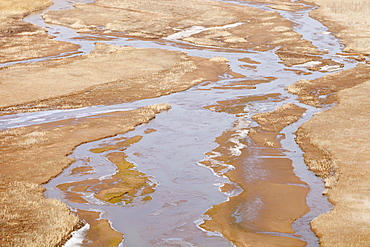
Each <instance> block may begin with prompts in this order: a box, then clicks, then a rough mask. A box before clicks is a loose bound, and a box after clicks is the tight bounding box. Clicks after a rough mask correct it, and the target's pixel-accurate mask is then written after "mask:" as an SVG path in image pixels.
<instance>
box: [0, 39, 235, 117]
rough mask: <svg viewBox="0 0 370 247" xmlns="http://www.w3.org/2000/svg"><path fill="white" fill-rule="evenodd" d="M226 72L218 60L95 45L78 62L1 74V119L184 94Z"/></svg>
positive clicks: (16, 68)
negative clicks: (21, 112)
mask: <svg viewBox="0 0 370 247" xmlns="http://www.w3.org/2000/svg"><path fill="white" fill-rule="evenodd" d="M158 57H161V59H157V58H158ZM227 71H228V65H226V64H225V63H224V61H223V60H222V59H217V58H215V59H211V60H208V59H202V58H195V57H189V56H186V55H185V54H184V53H182V52H173V51H168V50H162V49H139V48H130V47H125V48H121V47H117V46H108V45H104V44H101V43H98V44H97V47H96V49H95V50H94V51H93V52H92V53H90V54H89V55H86V56H82V57H79V58H68V59H60V60H52V61H48V62H39V63H34V64H24V65H16V66H10V67H7V68H3V69H0V80H1V81H2V83H1V84H0V108H2V112H3V114H4V113H7V112H8V111H10V112H13V113H14V112H20V111H36V110H40V109H44V110H45V109H57V108H62V109H67V108H77V107H83V106H89V105H100V104H116V103H122V102H129V101H134V100H139V99H144V98H151V97H158V96H161V95H165V94H169V93H173V92H178V91H183V90H186V89H188V88H190V87H191V86H194V85H196V84H198V83H200V82H202V81H205V80H210V81H212V80H217V79H218V76H219V75H222V74H224V73H225V72H227ZM19 88H22V89H23V90H22V91H20V90H19ZM25 91H27V94H25V93H24V92H25ZM30 103H31V104H30ZM13 106H16V107H13Z"/></svg>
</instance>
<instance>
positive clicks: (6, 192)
mask: <svg viewBox="0 0 370 247" xmlns="http://www.w3.org/2000/svg"><path fill="white" fill-rule="evenodd" d="M42 192H43V189H42V188H41V187H39V186H38V184H34V183H27V182H9V183H4V182H1V183H0V205H1V208H2V210H0V225H1V230H0V243H1V246H29V247H44V246H45V247H49V246H55V245H57V244H58V243H59V242H60V241H61V240H62V239H63V238H64V237H65V236H66V233H68V232H70V231H71V230H72V229H73V228H74V226H75V225H76V224H77V223H78V222H79V219H78V218H77V217H76V216H74V215H73V214H71V212H70V211H69V209H68V208H67V206H66V205H65V204H63V203H62V202H60V201H58V200H55V199H45V198H44V196H43V194H42Z"/></svg>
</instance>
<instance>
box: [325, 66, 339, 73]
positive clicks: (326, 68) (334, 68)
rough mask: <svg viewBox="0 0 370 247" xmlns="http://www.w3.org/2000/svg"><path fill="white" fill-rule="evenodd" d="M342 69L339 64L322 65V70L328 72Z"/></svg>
mask: <svg viewBox="0 0 370 247" xmlns="http://www.w3.org/2000/svg"><path fill="white" fill-rule="evenodd" d="M338 70H342V68H341V67H340V66H339V65H325V66H323V67H321V69H320V71H328V72H333V71H338Z"/></svg>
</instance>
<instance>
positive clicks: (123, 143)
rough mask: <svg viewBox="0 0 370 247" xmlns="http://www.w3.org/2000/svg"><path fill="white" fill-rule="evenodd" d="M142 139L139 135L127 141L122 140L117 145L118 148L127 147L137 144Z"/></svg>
mask: <svg viewBox="0 0 370 247" xmlns="http://www.w3.org/2000/svg"><path fill="white" fill-rule="evenodd" d="M142 138H143V137H142V136H140V135H137V136H133V137H131V138H129V139H127V140H124V141H122V142H118V143H117V145H118V146H120V147H129V146H131V145H132V144H134V143H137V142H139V141H140V140H141V139H142Z"/></svg>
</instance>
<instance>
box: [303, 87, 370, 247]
mask: <svg viewBox="0 0 370 247" xmlns="http://www.w3.org/2000/svg"><path fill="white" fill-rule="evenodd" d="M369 94H370V81H367V82H364V83H363V84H360V85H357V86H354V87H352V88H350V89H345V90H341V91H340V92H338V95H337V97H338V105H336V106H335V107H334V108H332V109H330V110H328V111H326V112H323V113H322V114H319V115H317V116H315V117H314V118H312V119H311V120H310V121H308V122H306V123H304V124H303V125H302V126H301V128H300V129H299V131H298V133H297V137H298V141H299V143H300V144H301V146H302V149H303V150H304V151H305V152H306V154H305V161H306V162H307V165H308V166H309V167H310V168H311V169H312V170H314V171H315V172H317V174H318V175H320V176H323V177H324V178H326V180H325V182H326V184H325V185H326V187H328V190H327V191H325V193H326V194H328V195H329V198H330V201H331V202H332V203H333V204H334V205H335V207H334V210H333V211H331V212H329V213H326V214H323V215H320V216H319V217H318V218H316V219H315V220H314V221H313V222H312V228H313V229H314V231H315V232H316V234H317V235H318V236H320V242H321V244H322V246H367V245H368V243H369V241H370V223H369V222H370V221H369V214H370V207H369V202H370V196H369V189H368V188H369V187H370V181H369V179H368V178H369V176H370V162H369V160H370V155H369V152H368V150H369V148H370V143H369V140H370V130H369V128H368V123H369V121H370V117H369V116H370V110H369V109H370V98H369ZM302 143H303V145H302Z"/></svg>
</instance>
